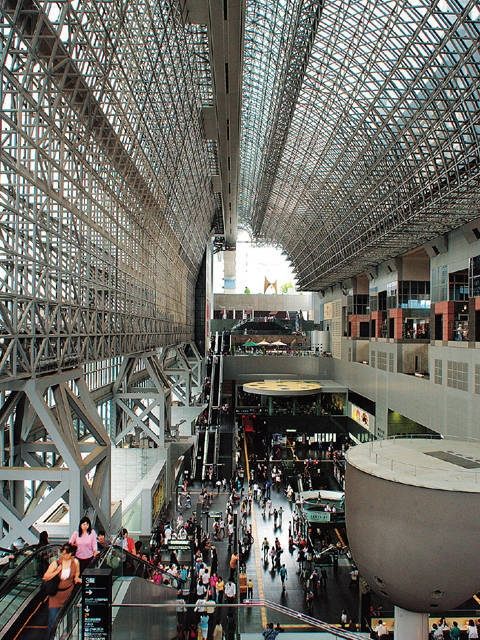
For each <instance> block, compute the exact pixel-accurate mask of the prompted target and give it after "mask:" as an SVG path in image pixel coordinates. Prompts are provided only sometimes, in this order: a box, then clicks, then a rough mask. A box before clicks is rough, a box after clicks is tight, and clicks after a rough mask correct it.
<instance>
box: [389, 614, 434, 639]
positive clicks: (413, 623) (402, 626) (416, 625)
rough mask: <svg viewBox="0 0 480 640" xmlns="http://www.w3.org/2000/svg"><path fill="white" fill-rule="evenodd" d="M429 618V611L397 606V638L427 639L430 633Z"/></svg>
mask: <svg viewBox="0 0 480 640" xmlns="http://www.w3.org/2000/svg"><path fill="white" fill-rule="evenodd" d="M428 618H429V616H428V613H417V612H415V611H407V610H406V609H402V608H401V607H395V640H425V638H428V634H429V628H428Z"/></svg>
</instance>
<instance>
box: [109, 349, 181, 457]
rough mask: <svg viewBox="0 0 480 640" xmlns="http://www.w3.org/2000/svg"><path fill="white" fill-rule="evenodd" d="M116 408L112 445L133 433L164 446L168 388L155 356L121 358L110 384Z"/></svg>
mask: <svg viewBox="0 0 480 640" xmlns="http://www.w3.org/2000/svg"><path fill="white" fill-rule="evenodd" d="M113 400H114V402H115V405H116V408H117V416H116V420H115V424H116V428H115V434H112V435H113V442H114V444H115V445H118V444H120V443H121V442H122V441H123V440H124V439H125V438H126V436H127V435H128V434H130V433H132V430H135V431H136V433H137V435H138V436H140V437H141V436H142V435H143V436H144V437H147V438H149V439H150V440H152V441H153V442H154V443H155V444H156V445H157V446H158V447H163V446H164V444H165V430H167V431H168V432H169V431H170V425H171V411H170V409H171V389H170V384H169V382H168V380H167V377H166V375H165V373H164V372H163V371H162V368H161V363H160V360H159V358H158V356H157V354H156V353H150V354H138V355H131V356H128V357H127V358H125V359H124V361H123V363H122V366H121V368H120V372H119V375H118V378H117V380H116V381H115V383H114V385H113Z"/></svg>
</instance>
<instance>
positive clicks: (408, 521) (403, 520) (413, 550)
mask: <svg viewBox="0 0 480 640" xmlns="http://www.w3.org/2000/svg"><path fill="white" fill-rule="evenodd" d="M345 507H346V523H347V532H348V538H349V542H350V547H351V551H352V554H353V557H354V559H355V562H356V563H357V565H358V568H359V571H360V573H361V575H362V576H363V577H364V578H365V579H366V580H367V582H368V584H369V585H370V586H371V587H372V589H373V590H374V591H376V592H378V593H380V594H381V595H384V596H386V597H388V598H389V599H390V600H392V602H393V603H394V604H395V605H396V606H398V607H402V608H403V609H407V610H408V611H412V612H430V613H435V612H441V611H446V610H448V609H451V608H453V607H455V606H458V605H459V604H461V603H462V602H464V601H465V600H467V599H468V598H469V597H471V596H472V594H473V593H475V592H476V591H478V589H479V588H480V557H479V554H478V543H479V540H480V520H479V517H478V513H479V511H480V444H478V443H472V442H464V441H461V442H460V441H455V440H446V439H442V440H430V439H414V440H412V439H400V440H398V439H397V440H380V441H377V442H373V443H369V444H364V445H359V446H356V447H354V448H352V449H351V450H350V451H349V452H348V455H347V470H346V501H345Z"/></svg>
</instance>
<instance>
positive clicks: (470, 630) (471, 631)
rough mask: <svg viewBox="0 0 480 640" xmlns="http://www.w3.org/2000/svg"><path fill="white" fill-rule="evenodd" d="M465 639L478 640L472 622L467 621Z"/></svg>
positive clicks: (475, 628)
mask: <svg viewBox="0 0 480 640" xmlns="http://www.w3.org/2000/svg"><path fill="white" fill-rule="evenodd" d="M467 637H468V638H469V639H470V638H475V639H476V638H478V631H477V627H476V626H475V623H474V621H473V620H469V621H468V625H467Z"/></svg>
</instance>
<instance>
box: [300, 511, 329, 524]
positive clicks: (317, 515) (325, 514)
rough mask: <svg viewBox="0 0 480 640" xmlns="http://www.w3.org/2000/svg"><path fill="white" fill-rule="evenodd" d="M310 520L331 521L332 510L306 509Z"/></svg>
mask: <svg viewBox="0 0 480 640" xmlns="http://www.w3.org/2000/svg"><path fill="white" fill-rule="evenodd" d="M304 513H305V517H306V518H307V520H308V521H309V522H330V515H331V511H305V512H304Z"/></svg>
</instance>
